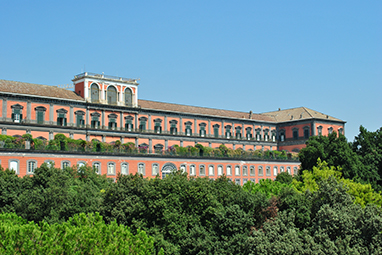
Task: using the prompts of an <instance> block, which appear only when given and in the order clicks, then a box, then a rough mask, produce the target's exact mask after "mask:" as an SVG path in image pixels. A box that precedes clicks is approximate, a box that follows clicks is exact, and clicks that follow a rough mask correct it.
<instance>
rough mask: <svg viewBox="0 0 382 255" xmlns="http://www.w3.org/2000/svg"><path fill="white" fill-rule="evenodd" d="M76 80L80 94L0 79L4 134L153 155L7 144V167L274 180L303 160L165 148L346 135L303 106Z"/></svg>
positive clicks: (266, 144) (88, 77) (271, 144)
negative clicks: (238, 102)
mask: <svg viewBox="0 0 382 255" xmlns="http://www.w3.org/2000/svg"><path fill="white" fill-rule="evenodd" d="M72 81H73V85H74V91H70V90H66V89H62V88H58V87H55V86H46V85H37V84H30V83H24V82H15V81H7V80H0V101H1V102H0V107H1V110H0V113H1V116H0V126H1V130H2V134H3V135H10V136H21V135H23V134H31V135H32V136H33V137H34V138H39V139H42V140H44V139H45V140H48V141H49V140H52V139H53V138H54V136H55V135H56V134H59V133H62V134H65V135H66V136H68V137H70V138H72V139H82V140H84V141H92V140H93V139H96V140H98V141H102V142H107V143H110V142H113V141H116V140H119V141H120V142H121V143H122V144H124V143H128V142H132V143H134V144H135V146H136V147H144V148H147V153H146V154H144V155H143V154H140V155H100V154H94V155H93V154H91V153H90V154H89V153H88V154H86V153H81V154H79V153H67V152H62V151H60V152H36V151H33V150H27V151H25V150H22V151H21V150H20V151H19V152H16V153H15V152H14V151H13V152H9V151H7V150H6V149H5V148H2V149H1V152H0V159H1V164H2V165H3V167H9V168H13V169H15V171H16V172H17V173H19V174H20V175H25V174H28V173H33V167H35V166H36V165H40V164H41V163H43V162H45V161H53V162H54V163H55V164H56V166H57V165H61V166H64V165H73V164H80V165H81V164H85V163H86V164H90V165H93V166H94V164H95V167H97V168H99V169H100V170H99V171H100V173H102V174H104V173H107V174H108V175H110V177H113V178H114V177H115V175H116V174H117V173H118V172H121V173H128V172H129V173H135V172H140V173H142V174H144V175H145V176H148V177H149V176H155V175H156V174H162V175H164V174H166V173H167V172H169V171H170V170H171V169H174V168H177V169H179V168H182V169H184V171H187V172H188V173H189V174H190V175H196V176H209V177H210V178H216V177H218V176H219V175H222V174H226V175H227V176H229V175H231V176H232V178H233V179H235V181H236V182H237V183H244V182H245V181H247V180H249V179H253V180H258V179H261V178H274V177H275V175H277V173H278V172H280V171H283V170H284V171H290V172H291V173H293V172H294V173H296V169H297V167H298V165H299V162H297V161H293V160H291V159H289V160H288V159H286V160H271V159H267V160H264V159H248V160H245V161H243V160H242V159H237V158H236V159H226V158H224V159H221V158H217V157H208V158H195V157H194V158H192V157H185V156H184V157H170V156H168V155H167V156H166V155H163V153H161V152H163V151H166V150H168V149H169V148H170V147H172V146H175V145H178V146H181V147H187V146H195V145H196V144H200V145H203V146H205V147H211V148H217V147H219V146H220V145H222V144H223V145H225V146H226V147H227V148H230V149H234V150H237V149H242V150H243V151H256V150H260V151H282V150H285V151H290V152H298V151H299V150H300V149H301V148H303V147H304V146H305V142H306V140H307V139H308V138H309V137H310V136H314V135H327V134H328V133H331V132H333V131H336V132H338V133H342V134H344V125H345V122H344V121H342V120H340V119H337V118H334V117H331V116H329V115H326V114H322V113H320V112H317V111H314V110H311V109H308V108H305V107H299V108H294V109H287V110H280V109H279V110H278V111H274V112H266V113H261V114H255V113H253V112H252V111H249V112H237V111H228V110H221V109H211V108H204V107H195V106H188V105H180V104H172V103H163V102H156V101H148V100H141V99H138V87H139V84H138V82H137V80H136V79H126V78H121V77H114V76H107V75H103V74H102V75H100V74H94V73H82V74H79V75H76V76H74V79H73V80H72ZM63 158H65V160H63ZM30 162H32V163H30ZM33 162H34V163H33ZM65 162H66V163H65ZM29 165H32V167H30V166H29ZM30 168H32V171H31V170H30ZM293 170H294V171H293Z"/></svg>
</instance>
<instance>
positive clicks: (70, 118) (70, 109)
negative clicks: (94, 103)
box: [69, 105, 89, 127]
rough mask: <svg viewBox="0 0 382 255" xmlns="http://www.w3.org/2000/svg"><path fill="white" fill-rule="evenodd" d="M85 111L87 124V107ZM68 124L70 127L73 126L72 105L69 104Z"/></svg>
mask: <svg viewBox="0 0 382 255" xmlns="http://www.w3.org/2000/svg"><path fill="white" fill-rule="evenodd" d="M85 113H86V124H88V122H89V120H88V119H87V118H88V109H87V108H86V110H85ZM69 126H70V127H72V126H74V109H73V105H71V106H70V108H69Z"/></svg>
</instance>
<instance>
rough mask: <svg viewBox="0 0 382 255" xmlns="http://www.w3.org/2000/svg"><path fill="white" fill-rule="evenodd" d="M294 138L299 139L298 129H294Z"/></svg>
mask: <svg viewBox="0 0 382 255" xmlns="http://www.w3.org/2000/svg"><path fill="white" fill-rule="evenodd" d="M293 139H295V140H297V139H298V130H293Z"/></svg>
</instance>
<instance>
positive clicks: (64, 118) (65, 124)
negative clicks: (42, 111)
mask: <svg viewBox="0 0 382 255" xmlns="http://www.w3.org/2000/svg"><path fill="white" fill-rule="evenodd" d="M66 124H67V123H66V118H64V126H66Z"/></svg>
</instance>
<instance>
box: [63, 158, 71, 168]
mask: <svg viewBox="0 0 382 255" xmlns="http://www.w3.org/2000/svg"><path fill="white" fill-rule="evenodd" d="M67 167H70V161H67V160H65V161H62V162H61V169H65V168H67Z"/></svg>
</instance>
